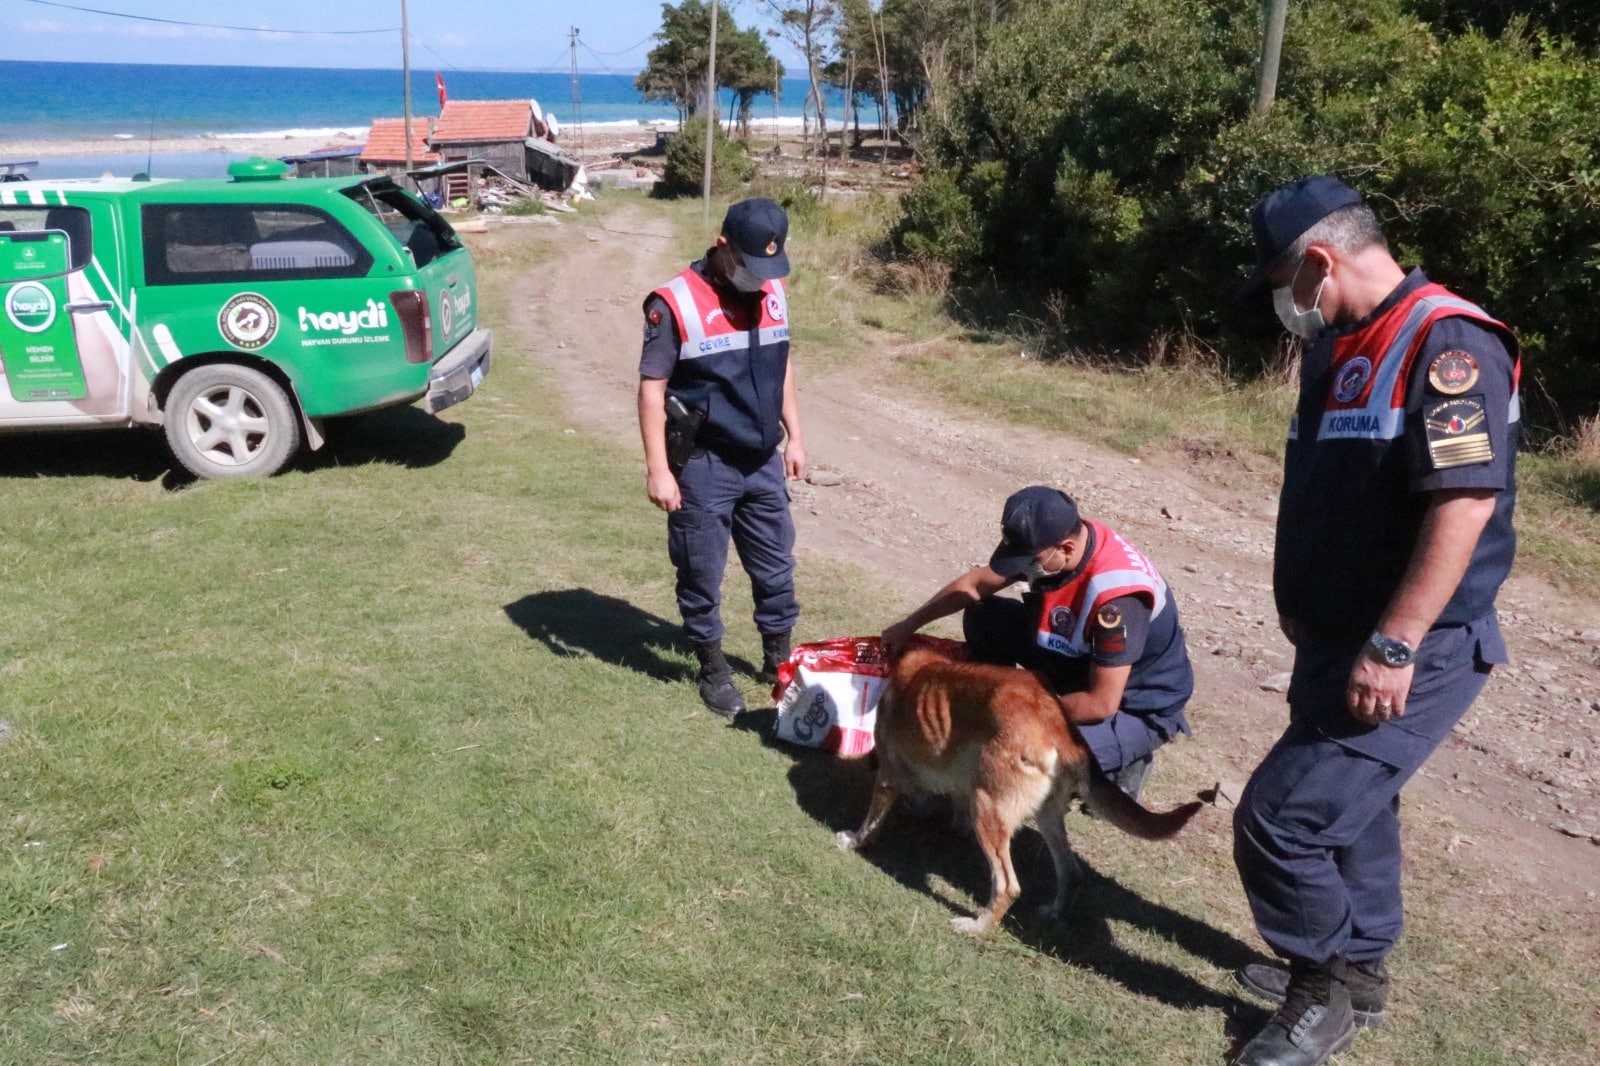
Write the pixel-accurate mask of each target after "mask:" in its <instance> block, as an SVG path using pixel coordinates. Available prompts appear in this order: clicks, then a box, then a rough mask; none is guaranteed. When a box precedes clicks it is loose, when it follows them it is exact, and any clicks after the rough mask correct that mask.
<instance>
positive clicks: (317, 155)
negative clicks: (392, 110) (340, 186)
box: [280, 144, 403, 178]
mask: <svg viewBox="0 0 1600 1066" xmlns="http://www.w3.org/2000/svg"><path fill="white" fill-rule="evenodd" d="M402 150H403V149H402ZM361 152H362V147H361V145H359V144H354V145H352V144H341V145H332V146H330V147H327V148H318V149H316V150H315V151H312V152H307V153H306V154H305V155H286V156H281V157H280V158H281V159H282V160H283V161H284V162H285V163H288V164H289V165H290V166H291V167H294V176H295V177H297V178H343V177H347V176H348V175H351V174H359V173H361ZM402 162H403V161H402Z"/></svg>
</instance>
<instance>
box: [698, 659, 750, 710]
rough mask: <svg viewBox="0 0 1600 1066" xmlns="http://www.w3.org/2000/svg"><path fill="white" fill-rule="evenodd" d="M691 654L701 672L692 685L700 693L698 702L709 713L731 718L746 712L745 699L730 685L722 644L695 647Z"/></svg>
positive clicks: (728, 669) (731, 673)
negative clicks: (699, 701) (697, 661)
mask: <svg viewBox="0 0 1600 1066" xmlns="http://www.w3.org/2000/svg"><path fill="white" fill-rule="evenodd" d="M694 654H695V657H696V658H697V659H699V660H700V672H699V673H698V674H696V675H695V678H694V682H695V685H696V687H698V688H699V689H700V699H701V701H702V702H703V703H704V704H705V705H706V706H707V707H708V708H709V709H710V710H711V712H712V713H713V714H720V715H722V717H724V718H732V717H733V716H734V715H736V714H738V713H739V712H741V711H743V710H745V709H746V708H745V705H744V697H743V696H741V695H739V690H738V688H737V687H735V686H734V683H733V667H731V666H729V665H728V660H727V659H726V658H724V657H723V654H722V641H720V640H712V641H707V642H706V643H704V644H696V645H695V646H694Z"/></svg>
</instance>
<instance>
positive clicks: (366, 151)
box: [361, 118, 439, 165]
mask: <svg viewBox="0 0 1600 1066" xmlns="http://www.w3.org/2000/svg"><path fill="white" fill-rule="evenodd" d="M405 131H406V120H405V119H403V118H375V119H373V120H372V129H371V130H370V131H369V132H368V133H367V146H366V147H365V148H363V149H362V150H361V161H362V162H363V163H404V162H405V161H406V132H405ZM438 161H439V154H438V153H437V152H431V151H429V150H428V120H427V119H425V118H413V119H412V120H411V162H412V164H413V165H418V164H423V163H437V162H438Z"/></svg>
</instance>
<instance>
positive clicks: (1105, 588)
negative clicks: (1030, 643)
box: [1036, 519, 1168, 658]
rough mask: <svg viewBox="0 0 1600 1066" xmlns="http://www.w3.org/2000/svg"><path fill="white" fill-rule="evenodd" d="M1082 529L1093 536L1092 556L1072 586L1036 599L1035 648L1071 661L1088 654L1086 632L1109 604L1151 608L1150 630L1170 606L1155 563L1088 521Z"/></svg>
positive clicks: (1109, 530) (1111, 531)
mask: <svg viewBox="0 0 1600 1066" xmlns="http://www.w3.org/2000/svg"><path fill="white" fill-rule="evenodd" d="M1084 524H1085V525H1087V526H1088V527H1089V529H1090V531H1091V532H1092V534H1093V536H1092V538H1091V539H1092V540H1093V542H1094V554H1093V555H1091V556H1090V557H1089V559H1088V560H1087V561H1086V562H1085V563H1084V565H1083V566H1081V567H1079V569H1078V573H1077V574H1076V575H1075V576H1074V577H1073V578H1072V579H1071V580H1070V581H1068V582H1066V583H1065V584H1063V585H1062V586H1061V587H1060V588H1054V589H1050V590H1049V591H1047V592H1043V593H1040V594H1039V616H1038V623H1037V627H1036V628H1037V640H1038V643H1039V647H1041V648H1043V649H1044V650H1045V651H1052V652H1055V653H1056V654H1057V655H1065V656H1068V657H1069V658H1081V657H1083V656H1085V655H1088V654H1089V651H1090V648H1089V642H1088V640H1087V639H1086V638H1085V635H1084V634H1085V631H1086V629H1087V628H1088V625H1089V620H1090V619H1091V618H1093V617H1094V613H1095V612H1096V611H1098V610H1099V609H1100V607H1101V606H1102V605H1104V604H1105V603H1106V602H1107V601H1109V600H1114V599H1116V598H1117V597H1118V596H1138V597H1139V598H1140V599H1141V600H1143V601H1144V602H1145V605H1146V606H1147V607H1149V608H1150V621H1151V623H1152V624H1153V623H1154V622H1155V620H1156V618H1157V617H1158V616H1159V615H1160V614H1161V612H1162V610H1163V609H1165V608H1166V607H1167V606H1168V604H1167V583H1166V582H1165V581H1163V580H1162V579H1161V575H1160V574H1158V573H1156V568H1155V564H1154V563H1152V562H1151V561H1150V560H1149V559H1147V558H1145V557H1144V555H1143V553H1141V552H1140V551H1139V549H1137V548H1135V547H1134V546H1133V545H1132V544H1129V543H1128V542H1127V541H1126V540H1124V539H1123V538H1122V534H1120V533H1118V532H1117V531H1116V530H1114V529H1112V528H1111V527H1110V526H1105V525H1101V524H1100V523H1099V522H1090V521H1088V520H1087V519H1086V520H1085V521H1084Z"/></svg>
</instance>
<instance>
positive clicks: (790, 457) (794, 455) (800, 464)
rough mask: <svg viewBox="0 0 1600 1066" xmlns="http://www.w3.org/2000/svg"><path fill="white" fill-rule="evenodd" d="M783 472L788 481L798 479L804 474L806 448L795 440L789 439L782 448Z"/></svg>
mask: <svg viewBox="0 0 1600 1066" xmlns="http://www.w3.org/2000/svg"><path fill="white" fill-rule="evenodd" d="M783 472H784V473H785V474H786V475H788V478H789V480H790V481H799V480H800V479H801V478H803V477H805V476H806V448H805V445H803V444H800V443H798V442H797V441H790V442H789V443H788V444H787V445H786V446H785V447H784V449H783Z"/></svg>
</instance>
